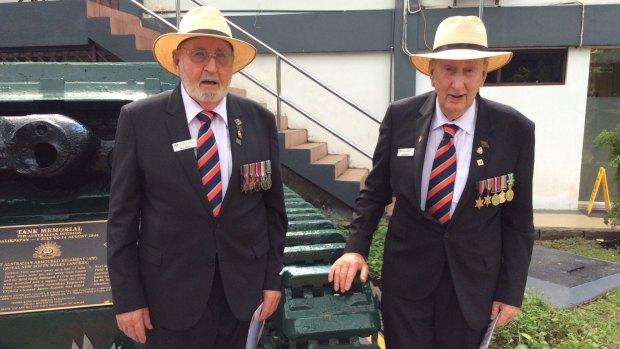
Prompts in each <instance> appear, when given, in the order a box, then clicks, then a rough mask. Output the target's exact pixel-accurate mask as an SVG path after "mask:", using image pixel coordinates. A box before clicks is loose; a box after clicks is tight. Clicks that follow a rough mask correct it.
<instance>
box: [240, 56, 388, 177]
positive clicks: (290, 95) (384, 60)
mask: <svg viewBox="0 0 620 349" xmlns="http://www.w3.org/2000/svg"><path fill="white" fill-rule="evenodd" d="M287 57H288V58H290V59H291V60H292V61H293V62H295V63H296V64H297V65H299V66H301V67H302V68H303V69H305V70H308V71H311V72H312V74H313V75H315V76H316V77H317V78H319V80H321V81H323V82H324V83H326V84H327V85H328V86H330V87H332V88H333V89H335V90H336V91H338V92H340V93H341V94H342V95H344V96H346V97H348V98H350V99H351V100H352V101H353V102H355V103H356V104H358V105H360V106H361V107H362V108H363V109H365V110H367V111H369V112H370V113H372V114H374V115H375V116H376V117H377V118H379V119H382V118H383V114H384V113H385V110H386V108H387V106H388V105H389V103H390V86H391V85H390V84H391V83H390V60H391V57H390V54H389V53H388V52H365V53H363V52H361V53H312V54H289V55H287ZM275 67H276V64H275V59H274V58H273V56H270V55H259V57H258V58H257V59H256V60H255V61H254V62H253V63H252V64H251V65H250V66H248V67H247V68H246V69H245V71H246V72H248V73H250V74H251V75H252V76H254V77H256V78H258V79H260V80H261V81H263V82H265V83H266V84H267V85H269V87H270V88H272V89H273V90H275V89H276V82H275V81H276V79H275V76H276V75H275ZM232 86H234V87H240V88H245V89H246V90H247V91H248V96H251V97H252V98H256V99H258V100H259V101H264V102H266V103H267V105H268V108H269V109H271V110H274V111H275V109H276V102H275V98H273V97H271V95H269V94H268V93H267V92H264V91H262V90H261V89H260V88H258V87H257V86H256V85H255V84H254V83H252V82H250V81H248V80H247V79H245V78H243V77H242V76H241V75H240V74H236V75H235V78H234V80H233V83H232ZM282 94H283V96H284V97H285V98H287V99H290V100H292V101H293V102H294V103H295V104H297V105H298V106H299V107H301V108H302V109H303V110H305V111H308V112H310V113H311V114H313V115H315V116H317V117H318V118H319V119H320V120H321V121H322V122H324V123H325V124H327V125H328V126H329V127H331V128H333V129H336V130H338V131H339V132H340V133H341V134H342V135H343V136H344V137H346V138H348V139H350V140H351V141H353V143H355V144H357V145H359V146H360V147H362V148H363V149H364V150H365V151H367V152H368V153H370V154H372V153H373V151H374V147H375V144H376V141H377V137H378V131H379V124H378V123H377V122H374V121H372V120H370V119H369V118H367V117H366V116H364V115H363V114H361V113H360V112H358V111H357V110H355V109H353V108H352V107H350V106H348V105H343V104H342V103H338V99H337V98H336V97H334V96H333V95H332V94H330V93H329V92H326V91H325V90H324V89H322V88H320V87H319V86H318V85H317V84H315V83H313V82H311V81H309V80H308V79H306V78H303V77H302V76H301V75H300V74H299V73H298V72H296V71H294V70H293V69H291V68H290V67H288V66H287V65H286V64H285V63H282ZM283 110H284V111H285V113H286V115H287V116H288V118H289V128H304V129H308V130H309V138H310V140H312V141H321V142H328V143H329V153H332V154H349V155H350V165H352V166H354V167H366V168H370V167H371V161H370V160H369V159H367V158H366V157H365V156H363V155H361V154H359V153H358V152H356V151H355V150H354V149H352V148H351V147H349V146H347V145H346V144H345V143H343V142H341V141H339V140H338V139H337V138H336V137H334V136H332V135H331V134H329V133H328V132H327V131H325V130H322V129H320V128H319V127H317V126H316V125H315V124H314V123H313V122H312V121H309V120H308V119H307V118H305V117H303V116H302V115H301V114H299V113H298V112H296V111H294V110H293V109H292V108H290V107H287V106H285V107H284V109H283Z"/></svg>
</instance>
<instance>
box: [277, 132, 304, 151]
mask: <svg viewBox="0 0 620 349" xmlns="http://www.w3.org/2000/svg"><path fill="white" fill-rule="evenodd" d="M282 133H283V134H284V147H285V148H290V147H294V146H296V145H300V144H303V143H306V142H308V130H302V129H300V130H297V129H288V130H284V131H282Z"/></svg>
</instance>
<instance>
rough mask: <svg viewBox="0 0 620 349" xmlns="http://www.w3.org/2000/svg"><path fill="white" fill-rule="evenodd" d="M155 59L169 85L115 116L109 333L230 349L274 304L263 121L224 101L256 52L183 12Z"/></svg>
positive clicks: (279, 191) (273, 226)
mask: <svg viewBox="0 0 620 349" xmlns="http://www.w3.org/2000/svg"><path fill="white" fill-rule="evenodd" d="M153 52H154V55H155V58H156V59H157V61H158V62H159V63H160V65H161V66H162V67H163V68H164V69H166V70H167V71H168V72H170V73H172V74H174V75H177V76H178V77H179V78H180V80H181V83H180V84H179V85H178V86H177V87H176V88H175V89H174V90H171V91H166V92H162V93H160V94H158V95H155V96H152V97H148V98H145V99H142V100H139V101H136V102H133V103H130V104H127V105H125V106H124V107H123V108H122V110H121V113H120V117H119V119H118V128H117V132H116V139H115V149H114V156H113V160H112V179H111V189H110V208H109V220H108V231H107V234H108V242H107V249H108V268H109V273H110V283H111V286H112V296H113V301H114V309H115V311H116V313H117V315H116V319H117V323H118V326H119V328H120V329H121V330H122V331H123V332H124V333H125V334H126V335H127V336H129V337H131V338H132V339H134V340H136V341H138V342H141V343H146V348H153V349H173V348H183V349H188V348H189V349H193V348H195V349H198V348H200V349H207V348H213V349H215V348H217V349H241V348H245V347H246V338H247V335H248V328H249V324H250V319H251V317H252V314H253V313H254V312H255V311H256V310H257V309H258V308H259V305H261V304H262V308H261V309H260V311H259V320H265V319H266V318H267V317H269V316H270V315H271V314H272V313H273V312H274V311H275V309H276V308H277V306H278V303H279V300H280V296H281V295H280V274H279V273H280V271H281V270H282V267H283V261H282V258H283V251H284V240H285V234H286V227H287V220H286V214H285V209H284V194H283V187H282V178H281V169H280V161H279V155H278V149H279V146H278V137H277V131H276V124H275V118H274V116H273V114H272V113H270V112H269V111H268V110H266V109H265V108H263V107H261V106H260V105H258V104H257V103H255V102H252V101H250V100H248V99H245V98H242V97H238V96H235V95H231V94H228V87H229V84H230V81H231V77H232V74H233V73H235V72H237V71H239V70H240V69H242V68H243V67H245V66H246V65H248V64H249V63H250V62H251V61H252V60H253V59H254V57H255V55H256V49H255V48H254V47H253V46H252V45H250V44H248V43H246V42H244V41H241V40H237V39H235V38H233V37H232V35H231V31H230V28H229V26H228V24H227V23H226V20H225V18H224V17H223V16H222V14H221V13H220V11H219V10H217V9H216V8H214V7H209V6H205V7H200V8H196V9H193V10H191V11H189V12H188V13H187V14H186V15H185V16H184V17H183V20H182V21H181V24H180V28H179V32H178V33H171V34H165V35H162V36H160V37H159V38H158V39H157V40H156V42H155V44H154V47H153Z"/></svg>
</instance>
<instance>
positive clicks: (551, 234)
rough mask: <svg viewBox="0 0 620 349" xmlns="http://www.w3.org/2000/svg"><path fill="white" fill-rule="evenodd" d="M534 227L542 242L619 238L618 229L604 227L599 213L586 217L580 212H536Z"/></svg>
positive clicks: (619, 232)
mask: <svg viewBox="0 0 620 349" xmlns="http://www.w3.org/2000/svg"><path fill="white" fill-rule="evenodd" d="M534 227H535V228H536V230H537V231H538V234H539V237H538V238H539V239H543V240H546V239H558V238H562V237H570V236H582V237H585V238H590V239H594V238H620V228H618V227H616V228H610V227H609V226H607V225H605V223H604V222H603V214H602V213H601V212H593V213H592V214H591V215H590V216H588V215H586V214H585V213H582V212H581V211H559V212H558V211H537V212H534Z"/></svg>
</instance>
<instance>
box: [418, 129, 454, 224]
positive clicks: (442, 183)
mask: <svg viewBox="0 0 620 349" xmlns="http://www.w3.org/2000/svg"><path fill="white" fill-rule="evenodd" d="M458 129H459V127H458V126H456V125H453V124H445V125H444V126H443V138H442V139H441V142H440V143H439V147H437V152H436V153H435V159H434V160H433V169H432V171H431V175H430V179H429V182H428V194H427V195H426V212H428V213H429V214H430V215H431V216H433V217H435V219H437V221H438V222H439V223H441V224H446V223H447V222H448V221H449V220H450V206H451V205H452V196H453V192H454V180H455V179H456V149H455V148H454V135H455V134H456V131H458Z"/></svg>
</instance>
